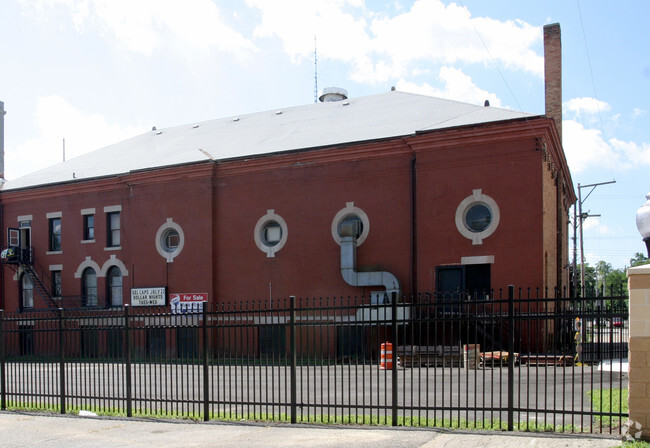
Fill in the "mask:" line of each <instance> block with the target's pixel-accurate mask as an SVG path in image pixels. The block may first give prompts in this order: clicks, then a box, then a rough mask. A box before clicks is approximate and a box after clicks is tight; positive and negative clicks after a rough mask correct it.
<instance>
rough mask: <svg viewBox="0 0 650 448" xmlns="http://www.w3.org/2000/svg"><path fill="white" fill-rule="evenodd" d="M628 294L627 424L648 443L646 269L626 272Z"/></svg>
mask: <svg viewBox="0 0 650 448" xmlns="http://www.w3.org/2000/svg"><path fill="white" fill-rule="evenodd" d="M627 275H628V286H629V290H630V319H629V322H630V341H629V351H630V352H629V358H628V359H629V362H630V367H629V368H630V370H629V379H630V384H629V405H630V420H632V421H633V422H635V423H639V424H641V428H642V430H643V433H642V435H641V437H642V438H643V439H650V265H645V266H638V267H635V268H630V269H628V271H627Z"/></svg>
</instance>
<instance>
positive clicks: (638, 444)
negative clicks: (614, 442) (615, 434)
mask: <svg viewBox="0 0 650 448" xmlns="http://www.w3.org/2000/svg"><path fill="white" fill-rule="evenodd" d="M621 446H622V447H623V448H650V443H648V442H643V441H641V440H635V441H634V442H623V445H621Z"/></svg>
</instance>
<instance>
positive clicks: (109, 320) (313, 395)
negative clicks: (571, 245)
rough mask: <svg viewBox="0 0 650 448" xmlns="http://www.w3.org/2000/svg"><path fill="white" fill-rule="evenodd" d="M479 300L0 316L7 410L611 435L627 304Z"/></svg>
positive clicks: (330, 301)
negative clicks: (25, 409)
mask: <svg viewBox="0 0 650 448" xmlns="http://www.w3.org/2000/svg"><path fill="white" fill-rule="evenodd" d="M524 295H525V297H524ZM476 298H477V296H474V297H473V296H470V295H465V294H453V295H435V294H432V295H420V296H418V297H414V298H412V299H411V300H409V301H403V302H400V303H396V301H394V300H393V301H387V302H388V303H386V304H384V305H372V306H371V305H367V303H368V302H367V301H364V300H363V299H355V298H345V299H344V298H323V299H295V298H289V299H286V300H279V301H268V300H267V301H266V302H264V303H258V302H238V303H231V304H228V305H219V306H214V307H207V306H206V307H205V308H203V309H202V310H201V311H198V312H192V313H184V314H171V313H170V311H169V308H162V307H161V308H137V307H124V308H115V309H108V310H54V311H40V312H22V313H8V312H2V311H0V380H1V381H0V398H1V407H2V409H14V408H17V409H23V408H29V409H44V410H50V411H55V412H61V413H67V412H78V411H80V410H87V411H92V412H95V413H98V414H116V415H127V416H133V415H141V416H161V417H183V418H194V419H202V420H210V419H233V420H234V419H236V420H242V419H251V420H270V421H287V422H291V423H296V422H316V423H355V424H379V425H406V426H435V427H460V428H483V429H487V428H494V429H507V430H513V429H514V430H545V431H548V430H551V431H561V432H565V431H570V432H587V433H592V432H607V433H611V432H620V428H621V426H622V424H624V423H625V421H626V417H627V409H626V407H625V406H626V403H627V395H626V394H627V367H626V366H625V360H626V358H627V340H628V323H627V297H608V298H604V299H601V300H600V301H596V300H593V299H585V300H575V299H564V298H555V297H553V298H546V297H543V298H542V297H531V296H530V292H528V291H527V292H525V293H524V292H522V291H518V292H516V293H515V290H514V289H512V288H511V289H510V290H509V291H507V292H505V293H504V296H501V294H500V293H497V296H496V297H495V296H494V294H492V295H481V296H479V298H480V299H481V300H476ZM391 302H392V303H391ZM386 343H389V344H390V345H387V344H386ZM382 344H384V345H383V349H384V350H383V351H382ZM391 361H392V362H391Z"/></svg>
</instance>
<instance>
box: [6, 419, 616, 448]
mask: <svg viewBox="0 0 650 448" xmlns="http://www.w3.org/2000/svg"><path fill="white" fill-rule="evenodd" d="M0 446H2V447H4V448H18V447H32V446H38V447H42V448H50V447H51V448H60V447H75V448H95V447H96V448H100V447H101V448H105V447H111V448H120V447H131V448H132V447H147V448H148V447H153V446H156V447H158V446H165V447H170V448H171V447H238V448H242V447H291V446H308V447H310V448H311V447H346V448H350V447H355V448H356V447H368V448H370V447H373V448H376V447H391V448H400V447H403V448H411V447H427V448H437V447H445V448H461V447H462V448H467V447H471V448H476V447H494V448H509V447H512V448H515V447H517V448H518V447H544V448H560V447H562V448H574V447H575V448H578V447H618V446H621V442H620V441H619V440H618V439H614V438H602V437H598V436H590V435H581V436H567V435H554V434H534V433H503V432H468V431H449V430H436V429H417V428H377V427H358V426H354V427H351V426H313V425H302V424H301V425H288V424H261V423H239V424H238V423H220V422H209V423H195V422H189V421H170V420H143V419H119V418H104V417H78V416H61V415H54V414H35V413H18V412H0Z"/></svg>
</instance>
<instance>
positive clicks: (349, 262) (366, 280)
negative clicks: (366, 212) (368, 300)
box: [341, 222, 401, 303]
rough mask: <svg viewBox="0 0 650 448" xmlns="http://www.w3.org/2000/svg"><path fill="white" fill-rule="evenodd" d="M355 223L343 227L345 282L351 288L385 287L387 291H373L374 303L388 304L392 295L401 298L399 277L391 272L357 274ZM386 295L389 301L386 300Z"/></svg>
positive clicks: (342, 258)
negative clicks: (394, 294)
mask: <svg viewBox="0 0 650 448" xmlns="http://www.w3.org/2000/svg"><path fill="white" fill-rule="evenodd" d="M355 235H356V228H355V223H354V222H351V223H343V224H342V225H341V275H342V276H343V280H345V282H346V283H347V284H348V285H351V286H359V287H363V286H383V287H385V288H386V291H373V292H372V299H373V301H378V302H379V303H388V302H389V301H390V297H392V293H396V294H397V297H398V298H399V296H400V291H401V288H400V284H399V280H398V279H397V277H395V276H394V275H393V274H391V273H390V272H386V271H377V272H357V270H356V269H357V239H356V236H355ZM384 294H386V295H387V296H388V299H386V296H385V295H384ZM377 299H379V300H377Z"/></svg>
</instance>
